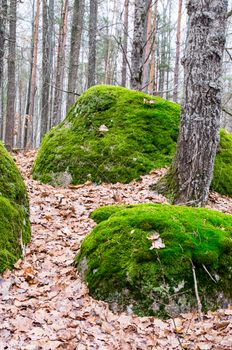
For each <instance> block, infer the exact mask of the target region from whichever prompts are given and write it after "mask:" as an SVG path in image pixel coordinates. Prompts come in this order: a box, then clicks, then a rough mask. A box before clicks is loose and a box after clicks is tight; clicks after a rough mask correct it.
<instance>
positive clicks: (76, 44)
mask: <svg viewBox="0 0 232 350" xmlns="http://www.w3.org/2000/svg"><path fill="white" fill-rule="evenodd" d="M83 16H84V0H75V1H74V8H73V20H72V30H71V43H70V55H69V73H68V92H69V93H68V95H67V104H66V111H67V112H68V110H69V108H70V107H71V106H72V104H73V103H74V102H75V99H76V95H75V92H76V86H77V72H78V65H79V55H80V47H81V35H82V29H83Z"/></svg>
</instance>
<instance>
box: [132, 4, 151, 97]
mask: <svg viewBox="0 0 232 350" xmlns="http://www.w3.org/2000/svg"><path fill="white" fill-rule="evenodd" d="M150 3H151V0H135V15H134V34H133V43H132V53H131V57H132V58H131V88H132V89H133V90H141V89H142V79H143V67H144V53H145V46H146V29H147V15H148V10H149V7H150Z"/></svg>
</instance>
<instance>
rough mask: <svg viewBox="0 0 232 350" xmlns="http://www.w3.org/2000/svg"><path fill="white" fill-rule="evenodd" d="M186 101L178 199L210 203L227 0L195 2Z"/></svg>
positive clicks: (190, 6) (175, 171)
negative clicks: (208, 200)
mask: <svg viewBox="0 0 232 350" xmlns="http://www.w3.org/2000/svg"><path fill="white" fill-rule="evenodd" d="M187 11H188V15H189V24H188V34H187V42H186V52H185V57H184V59H183V65H184V88H185V91H184V92H185V96H184V104H183V109H182V114H181V125H180V134H179V139H178V144H177V151H176V156H175V159H174V162H173V165H172V168H171V172H170V174H172V176H173V180H174V183H175V190H176V191H175V192H176V193H175V200H174V201H175V203H183V204H187V205H192V206H199V207H200V206H204V205H205V204H206V202H207V199H208V192H209V186H210V183H211V180H212V175H213V168H214V159H215V155H216V151H217V146H218V142H219V127H220V115H221V97H222V83H221V76H222V59H223V50H224V45H225V26H226V11H227V2H226V1H225V0H191V1H190V0H189V1H187Z"/></svg>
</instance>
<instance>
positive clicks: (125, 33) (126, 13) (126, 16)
mask: <svg viewBox="0 0 232 350" xmlns="http://www.w3.org/2000/svg"><path fill="white" fill-rule="evenodd" d="M128 30H129V0H125V2H124V23H123V43H122V47H123V58H122V86H124V87H125V86H126V78H127V50H128V34H129V33H128Z"/></svg>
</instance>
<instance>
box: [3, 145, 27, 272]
mask: <svg viewBox="0 0 232 350" xmlns="http://www.w3.org/2000/svg"><path fill="white" fill-rule="evenodd" d="M29 240H30V224H29V201H28V196H27V192H26V188H25V185H24V182H23V179H22V177H21V175H20V172H19V170H18V169H17V167H16V165H15V163H14V161H13V159H12V158H11V157H10V155H9V154H8V152H7V151H6V149H5V148H4V146H3V144H2V143H0V273H1V272H3V271H4V270H5V269H6V268H12V267H13V265H14V263H15V262H16V261H17V260H18V259H19V258H20V257H21V254H22V245H24V244H26V243H28V242H29Z"/></svg>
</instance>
